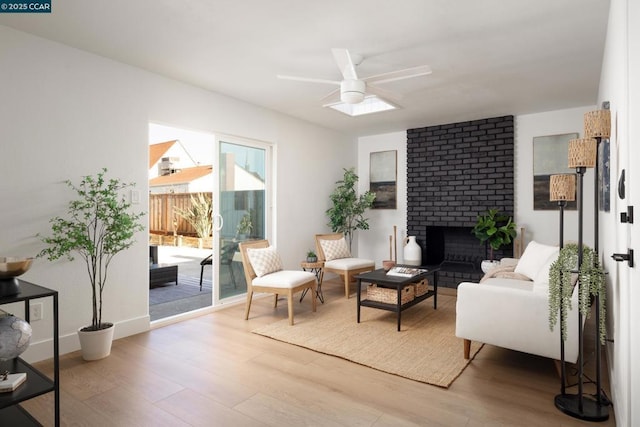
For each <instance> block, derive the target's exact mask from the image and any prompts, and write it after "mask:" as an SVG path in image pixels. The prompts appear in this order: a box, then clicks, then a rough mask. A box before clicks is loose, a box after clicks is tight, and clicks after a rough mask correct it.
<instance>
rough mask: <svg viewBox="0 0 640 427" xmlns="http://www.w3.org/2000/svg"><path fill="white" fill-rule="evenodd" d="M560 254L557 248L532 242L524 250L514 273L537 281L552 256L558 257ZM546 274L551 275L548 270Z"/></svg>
mask: <svg viewBox="0 0 640 427" xmlns="http://www.w3.org/2000/svg"><path fill="white" fill-rule="evenodd" d="M558 253H559V248H558V247H557V246H549V245H543V244H542V243H538V242H535V241H531V242H529V244H528V245H527V248H526V249H525V250H524V253H523V254H522V257H521V258H520V261H518V265H517V266H516V268H515V270H514V272H516V273H519V274H523V275H525V276H527V277H528V278H529V279H531V280H535V279H536V277H538V273H540V271H541V270H542V269H543V268H544V267H545V266H546V264H547V261H548V260H549V258H551V257H552V256H555V257H557V256H558ZM546 274H547V276H548V275H549V272H548V270H547V273H546Z"/></svg>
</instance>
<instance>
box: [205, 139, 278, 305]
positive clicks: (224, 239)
mask: <svg viewBox="0 0 640 427" xmlns="http://www.w3.org/2000/svg"><path fill="white" fill-rule="evenodd" d="M216 145H217V148H218V150H217V151H218V152H217V157H218V158H217V164H218V165H219V168H218V174H217V180H218V186H217V187H218V189H219V193H218V202H217V203H214V211H215V213H216V215H215V217H216V218H215V219H216V223H217V225H218V227H217V229H218V232H217V233H216V236H214V237H215V239H214V241H215V243H214V248H217V250H214V258H215V259H216V261H217V264H218V268H217V269H215V270H214V271H217V273H218V277H217V279H218V280H217V292H216V295H215V299H216V301H215V302H216V303H217V302H219V301H223V300H229V299H233V298H234V297H238V296H240V295H244V294H245V293H246V292H247V284H246V282H245V278H244V271H243V268H242V259H241V256H240V252H239V248H238V245H239V243H240V242H242V241H244V240H254V239H264V238H266V237H267V236H268V235H269V231H270V230H269V228H270V227H269V220H270V218H271V214H270V211H269V206H270V205H271V204H270V203H269V198H270V193H271V192H270V191H269V189H270V181H271V179H270V175H271V173H270V167H269V165H270V162H271V146H270V145H268V144H265V143H261V142H256V141H249V140H243V139H238V138H231V137H220V138H219V139H218V140H217V144H216ZM216 208H217V209H216ZM214 282H216V281H215V280H214Z"/></svg>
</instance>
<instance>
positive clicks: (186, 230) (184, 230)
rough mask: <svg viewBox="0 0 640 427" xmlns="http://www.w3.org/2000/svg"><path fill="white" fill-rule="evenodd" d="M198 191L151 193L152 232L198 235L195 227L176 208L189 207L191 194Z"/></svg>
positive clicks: (150, 218)
mask: <svg viewBox="0 0 640 427" xmlns="http://www.w3.org/2000/svg"><path fill="white" fill-rule="evenodd" d="M196 194H198V193H168V194H150V195H149V231H150V232H151V233H152V234H164V235H182V236H197V235H198V233H196V230H195V228H193V226H192V225H191V224H189V222H187V221H186V220H185V219H184V218H182V217H181V216H180V215H178V214H177V213H176V211H175V208H176V207H178V208H180V209H189V208H190V207H191V196H192V195H194V196H195V195H196Z"/></svg>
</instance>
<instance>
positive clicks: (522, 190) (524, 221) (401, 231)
mask: <svg viewBox="0 0 640 427" xmlns="http://www.w3.org/2000/svg"><path fill="white" fill-rule="evenodd" d="M594 108H595V107H593V106H587V107H580V108H573V109H567V110H558V111H551V112H546V113H539V114H528V115H521V116H516V118H515V123H516V129H515V180H516V184H515V193H516V194H515V218H514V219H515V221H516V224H518V227H519V228H520V227H524V228H525V234H526V235H525V239H526V242H529V241H530V240H532V239H533V240H536V241H539V242H541V243H546V244H552V245H555V244H558V234H559V233H558V227H557V224H558V218H559V216H558V215H559V214H558V211H534V210H533V137H534V136H544V135H555V134H563V133H572V132H577V133H579V134H580V136H582V132H583V131H582V128H583V115H584V113H585V112H586V111H591V110H593V109H594ZM406 147H407V135H406V132H404V131H403V132H395V133H389V134H384V135H375V136H367V137H361V138H359V140H358V173H359V177H360V181H359V191H360V192H363V191H365V190H367V189H368V188H369V155H370V153H372V152H375V151H385V150H398V209H397V210H377V209H374V210H371V211H369V212H368V213H367V216H368V217H369V219H370V221H369V225H370V229H369V230H367V231H358V233H357V234H358V238H359V241H358V242H359V244H358V253H359V254H360V256H362V257H366V258H370V259H374V260H375V261H376V263H377V264H378V265H380V264H381V261H382V260H383V259H387V258H388V257H389V243H388V238H389V235H390V234H392V232H393V225H397V227H398V262H401V260H402V240H403V239H404V237H406V226H407V216H406V208H407V181H406V178H407V162H406V158H407V150H406ZM592 205H593V170H591V171H587V173H586V174H585V206H592ZM584 222H585V230H588V231H589V232H588V233H586V232H585V236H584V239H585V243H586V244H589V245H592V244H593V241H594V239H593V232H592V230H593V211H592V210H591V211H589V213H588V214H585V216H584ZM550 224H551V225H552V226H550ZM577 233H578V232H577V213H576V211H567V212H566V215H565V242H566V241H571V240H577V239H578V234H577Z"/></svg>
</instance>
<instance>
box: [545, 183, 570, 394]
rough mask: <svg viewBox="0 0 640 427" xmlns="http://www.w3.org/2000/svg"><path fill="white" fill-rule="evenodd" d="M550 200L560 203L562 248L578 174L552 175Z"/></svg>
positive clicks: (562, 375)
mask: <svg viewBox="0 0 640 427" xmlns="http://www.w3.org/2000/svg"><path fill="white" fill-rule="evenodd" d="M549 200H550V201H552V202H557V203H558V208H559V209H560V226H559V229H560V236H559V240H558V242H559V243H558V246H559V247H560V249H562V248H563V247H564V208H565V207H566V206H567V202H573V201H575V200H576V176H575V175H573V174H571V175H570V174H562V175H551V179H550V180H549ZM563 295H564V294H563V292H560V322H563V321H564V320H563V319H564V313H563V310H564V308H563V307H564V303H563V301H562V299H563ZM563 329H564V325H561V327H560V331H561V332H560V381H561V384H562V385H561V387H560V393H561V395H564V394H566V389H565V385H566V383H567V380H566V378H567V373H566V368H565V363H564V339H562V330H563Z"/></svg>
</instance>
